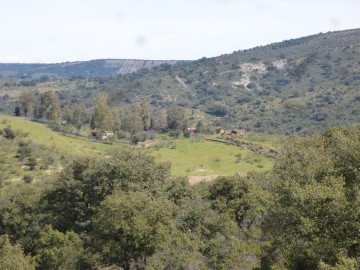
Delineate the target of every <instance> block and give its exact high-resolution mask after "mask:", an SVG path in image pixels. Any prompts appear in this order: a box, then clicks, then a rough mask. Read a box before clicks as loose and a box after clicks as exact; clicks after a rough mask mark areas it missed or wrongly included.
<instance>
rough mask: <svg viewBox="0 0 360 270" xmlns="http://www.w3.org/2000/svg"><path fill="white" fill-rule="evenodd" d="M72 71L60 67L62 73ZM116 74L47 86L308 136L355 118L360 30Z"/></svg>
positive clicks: (359, 95) (21, 83) (18, 84)
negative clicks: (182, 109) (104, 95)
mask: <svg viewBox="0 0 360 270" xmlns="http://www.w3.org/2000/svg"><path fill="white" fill-rule="evenodd" d="M109 61H110V62H109ZM111 61H112V60H95V61H90V62H87V63H83V64H81V63H82V62H79V63H80V64H73V65H74V67H73V68H74V69H76V68H75V66H76V65H80V66H81V65H85V64H86V65H89V64H90V63H92V64H93V65H94V69H91V70H94V72H93V74H94V76H102V75H101V74H103V73H101V72H102V71H101V70H102V69H96V67H95V66H96V65H97V64H96V63H98V65H99V66H102V67H103V66H105V64H104V63H108V65H109V66H111V65H110V63H112V62H111ZM114 61H115V60H114ZM134 63H136V61H135V62H134ZM175 63H178V62H175ZM61 65H65V66H66V65H69V67H68V68H69V69H66V68H60V66H61ZM50 66H51V65H50ZM71 66H72V65H71V63H64V64H59V66H57V67H58V68H59V70H62V71H63V72H65V70H70V68H71ZM13 67H14V72H18V73H19V72H20V73H21V71H20V70H17V69H16V68H15V65H14V66H13ZM53 67H54V68H55V67H56V65H55V66H53ZM33 70H35V67H34V69H33ZM47 70H49V69H47ZM84 70H85V69H84ZM88 70H90V69H88ZM113 70H114V73H115V70H117V71H116V72H118V74H119V75H118V76H114V77H111V78H109V77H107V78H106V76H105V75H103V78H93V79H83V80H82V79H75V82H74V78H73V79H71V80H68V82H66V80H65V81H64V80H62V81H61V82H58V83H57V82H56V81H54V82H52V84H51V85H50V84H49V85H48V86H46V87H51V89H55V90H57V91H58V93H59V97H60V98H61V100H62V102H63V104H65V103H68V102H84V103H85V104H87V105H88V106H89V105H91V102H92V100H93V97H94V95H95V94H96V93H97V92H98V91H107V92H108V93H109V94H110V96H111V101H112V104H113V105H118V104H129V103H135V102H139V101H142V100H147V101H149V102H150V104H151V105H152V106H153V107H169V106H174V105H177V106H182V107H184V108H188V109H189V110H191V113H192V114H191V118H192V120H193V122H196V121H197V120H199V119H202V120H203V121H204V122H205V123H210V124H212V125H215V126H222V127H229V128H244V129H249V130H252V131H255V132H266V133H282V134H293V133H296V134H309V133H313V132H320V131H323V130H325V129H327V128H331V127H336V126H344V125H348V124H352V123H356V122H359V120H360V29H353V30H345V31H337V32H328V33H320V34H316V35H312V36H308V37H303V38H299V39H292V40H286V41H283V42H278V43H273V44H270V45H267V46H261V47H255V48H253V49H249V50H242V51H236V52H233V53H231V54H224V55H221V56H218V57H213V58H202V59H199V60H197V61H189V62H182V64H179V65H174V64H173V65H171V64H168V63H166V64H163V65H161V64H160V65H159V66H156V67H154V68H152V69H142V70H139V71H138V72H136V73H126V74H122V73H121V72H119V70H120V68H119V67H116V68H115V67H114V68H113ZM36 74H41V72H40V71H39V70H38V71H37V73H36ZM58 74H60V73H58ZM95 74H97V75H95ZM115 74H116V73H115ZM63 76H66V74H65V75H63ZM68 76H69V75H68ZM83 76H86V74H85V73H84V74H83ZM3 81H4V80H3ZM40 82H41V80H40ZM34 84H36V82H35V81H34V80H32V81H29V80H27V79H22V80H13V81H11V80H8V81H6V82H5V81H4V82H3V86H2V93H3V94H6V93H7V92H6V91H7V89H9V91H8V92H9V95H10V96H14V95H11V93H12V92H11V91H13V92H14V91H16V90H17V89H18V90H21V89H24V88H25V87H26V86H31V87H33V88H34V87H35V89H39V90H40V91H41V87H42V84H41V83H37V84H36V85H34ZM44 87H45V86H44ZM18 90H17V91H18ZM4 102H6V99H4Z"/></svg>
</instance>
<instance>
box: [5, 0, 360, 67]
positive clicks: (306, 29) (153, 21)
mask: <svg viewBox="0 0 360 270" xmlns="http://www.w3.org/2000/svg"><path fill="white" fill-rule="evenodd" d="M0 7H1V8H0V37H1V46H0V49H1V50H0V62H28V63H30V62H32V63H34V62H35V63H36V62H48V63H49V62H65V61H76V60H90V59H99V58H121V59H126V58H131V59H188V60H191V59H198V58H201V57H204V56H205V57H212V56H217V55H221V54H224V53H231V52H233V51H235V50H239V49H247V48H251V47H254V46H258V45H266V44H269V43H272V42H277V41H282V40H285V39H291V38H297V37H302V36H306V35H310V34H316V33H319V32H327V31H334V30H343V29H350V28H358V27H360V16H359V12H360V1H359V0H341V1H338V0H327V1H325V0H318V1H316V0H312V1H310V0H302V1H292V0H287V1H286V0H253V1H250V0H248V1H245V0H237V1H236V0H58V1H54V0H0Z"/></svg>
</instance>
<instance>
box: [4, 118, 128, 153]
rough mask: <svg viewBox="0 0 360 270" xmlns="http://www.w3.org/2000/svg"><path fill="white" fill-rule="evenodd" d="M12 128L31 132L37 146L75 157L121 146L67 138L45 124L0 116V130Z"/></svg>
mask: <svg viewBox="0 0 360 270" xmlns="http://www.w3.org/2000/svg"><path fill="white" fill-rule="evenodd" d="M7 126H10V127H11V128H12V129H13V130H21V131H23V132H29V136H28V138H30V139H31V140H32V141H33V142H34V143H36V144H44V145H46V146H50V147H55V148H57V149H59V150H60V151H63V152H65V153H67V154H75V155H103V154H106V153H107V152H108V151H109V150H111V149H118V148H120V147H121V146H119V145H115V144H114V145H110V144H104V143H99V142H95V141H90V140H88V139H85V138H81V137H73V136H71V137H70V136H65V135H62V134H60V133H57V132H55V131H53V130H51V129H50V128H48V127H46V126H45V125H43V124H40V123H36V122H32V121H30V120H29V119H25V118H19V117H14V116H8V115H0V128H5V127H7Z"/></svg>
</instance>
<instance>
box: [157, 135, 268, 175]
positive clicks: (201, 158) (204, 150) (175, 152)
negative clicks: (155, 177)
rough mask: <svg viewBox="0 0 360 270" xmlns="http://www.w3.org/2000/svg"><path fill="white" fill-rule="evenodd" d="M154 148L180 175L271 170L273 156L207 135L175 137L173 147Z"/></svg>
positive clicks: (174, 172)
mask: <svg viewBox="0 0 360 270" xmlns="http://www.w3.org/2000/svg"><path fill="white" fill-rule="evenodd" d="M155 149H156V148H155ZM155 149H154V150H153V152H152V154H153V155H154V156H155V157H156V159H157V160H158V161H170V162H171V163H172V173H173V174H174V175H177V176H204V175H208V176H218V175H225V174H234V173H248V172H251V171H257V172H260V171H266V170H269V169H270V168H271V167H272V165H273V160H272V159H269V158H266V157H265V156H262V155H260V154H257V153H254V152H251V151H250V150H247V149H243V148H240V147H237V146H234V145H227V144H223V143H216V142H211V141H205V140H204V139H181V140H176V144H175V145H173V146H172V147H164V148H160V149H156V150H155ZM194 179H195V178H194Z"/></svg>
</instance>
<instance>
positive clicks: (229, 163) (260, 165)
mask: <svg viewBox="0 0 360 270" xmlns="http://www.w3.org/2000/svg"><path fill="white" fill-rule="evenodd" d="M7 126H10V127H11V128H12V129H13V130H21V131H23V132H29V135H28V137H27V138H29V139H31V140H32V141H33V142H34V143H36V144H44V145H46V146H48V147H54V148H55V149H58V150H60V151H61V152H64V153H67V154H73V155H93V156H94V155H96V156H97V155H105V154H106V153H107V152H108V151H109V150H112V149H120V148H121V147H123V146H121V145H117V144H113V145H110V144H103V143H99V142H96V141H91V140H88V139H85V138H81V137H73V136H71V137H70V136H64V135H62V134H60V133H57V132H54V131H53V130H51V129H49V128H48V127H46V126H45V125H43V124H40V123H36V122H32V121H30V120H29V119H25V118H19V117H14V116H8V115H0V128H5V127H7ZM175 142H176V147H174V149H173V147H170V148H169V147H168V148H160V149H159V150H151V151H152V154H153V155H154V156H155V158H156V160H158V161H170V162H171V163H172V164H173V166H172V172H173V174H174V175H179V176H189V175H224V174H232V173H237V172H243V173H247V172H250V171H264V170H268V169H270V168H271V167H272V164H273V161H272V160H270V159H268V158H265V157H263V156H261V155H258V154H255V153H253V152H251V151H249V150H246V149H242V148H239V147H236V146H233V145H226V144H222V143H216V142H210V141H205V140H202V139H181V140H176V141H175ZM263 144H266V142H263ZM240 155H241V157H239V156H240Z"/></svg>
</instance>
